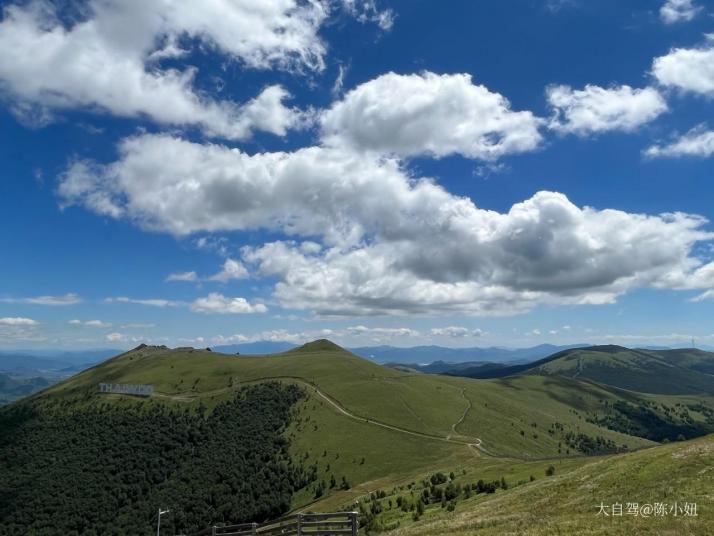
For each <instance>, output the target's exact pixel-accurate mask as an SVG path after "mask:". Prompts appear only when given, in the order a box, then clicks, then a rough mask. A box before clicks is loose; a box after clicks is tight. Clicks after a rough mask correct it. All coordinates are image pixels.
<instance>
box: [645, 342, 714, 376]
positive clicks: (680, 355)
mask: <svg viewBox="0 0 714 536" xmlns="http://www.w3.org/2000/svg"><path fill="white" fill-rule="evenodd" d="M648 353H651V354H653V355H656V356H658V357H661V358H662V359H664V360H665V361H666V362H667V363H671V364H673V365H676V366H678V367H681V368H685V369H688V370H692V371H695V372H703V373H705V374H714V353H713V352H705V351H704V350H699V349H697V348H678V349H674V350H648Z"/></svg>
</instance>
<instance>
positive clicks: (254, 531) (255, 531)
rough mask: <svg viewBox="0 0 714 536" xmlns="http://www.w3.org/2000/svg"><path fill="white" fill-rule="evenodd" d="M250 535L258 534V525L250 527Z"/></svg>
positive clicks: (254, 524)
mask: <svg viewBox="0 0 714 536" xmlns="http://www.w3.org/2000/svg"><path fill="white" fill-rule="evenodd" d="M250 533H251V534H258V524H257V523H253V524H251V526H250Z"/></svg>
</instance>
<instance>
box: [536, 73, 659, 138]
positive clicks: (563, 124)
mask: <svg viewBox="0 0 714 536" xmlns="http://www.w3.org/2000/svg"><path fill="white" fill-rule="evenodd" d="M546 93H547V98H548V103H549V104H550V106H551V108H552V109H553V112H554V115H553V117H552V119H551V121H550V128H552V129H555V130H557V131H560V132H563V133H568V134H577V135H579V136H587V135H590V134H596V133H599V132H606V131H610V130H621V131H625V132H631V131H633V130H636V129H637V128H638V127H640V126H642V125H644V124H645V123H649V122H650V121H653V120H654V119H656V118H657V117H658V116H659V115H661V114H662V113H664V112H666V111H667V103H666V102H665V100H664V98H663V97H662V96H661V95H660V94H659V92H658V91H657V90H656V89H653V88H649V87H648V88H644V89H633V88H631V87H630V86H626V85H624V86H617V87H611V88H602V87H599V86H594V85H587V86H585V88H584V89H582V90H575V89H573V88H571V87H570V86H564V85H559V86H551V87H549V88H548V89H547V92H546Z"/></svg>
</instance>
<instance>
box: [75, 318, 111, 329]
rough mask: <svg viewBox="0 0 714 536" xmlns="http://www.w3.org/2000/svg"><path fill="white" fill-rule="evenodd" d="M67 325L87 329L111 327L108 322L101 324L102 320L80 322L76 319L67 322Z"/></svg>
mask: <svg viewBox="0 0 714 536" xmlns="http://www.w3.org/2000/svg"><path fill="white" fill-rule="evenodd" d="M67 323H68V324H69V325H71V326H86V327H89V328H109V327H111V325H112V324H111V323H110V322H103V321H102V320H87V321H85V322H82V321H81V320H77V319H76V318H75V319H73V320H69V321H68V322H67Z"/></svg>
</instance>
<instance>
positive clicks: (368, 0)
mask: <svg viewBox="0 0 714 536" xmlns="http://www.w3.org/2000/svg"><path fill="white" fill-rule="evenodd" d="M342 4H343V6H344V8H345V10H346V11H347V12H348V13H349V14H350V15H352V16H353V17H354V18H355V19H357V20H358V21H359V22H362V23H367V22H373V23H375V24H377V26H379V27H380V28H381V29H382V30H385V31H388V30H391V29H392V26H393V25H394V12H393V11H392V10H391V9H380V8H379V6H378V5H377V2H376V0H342Z"/></svg>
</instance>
